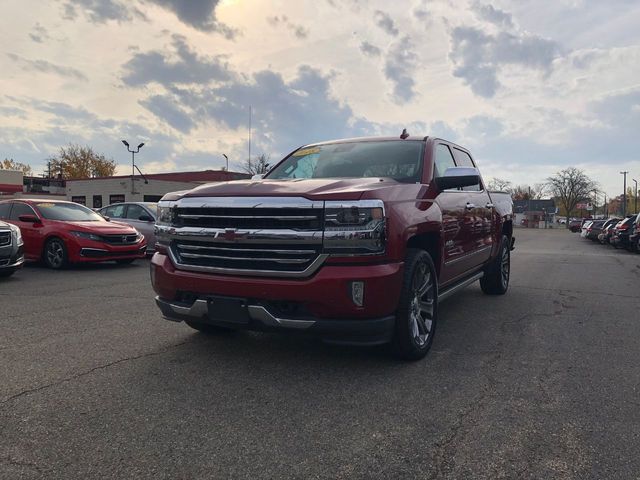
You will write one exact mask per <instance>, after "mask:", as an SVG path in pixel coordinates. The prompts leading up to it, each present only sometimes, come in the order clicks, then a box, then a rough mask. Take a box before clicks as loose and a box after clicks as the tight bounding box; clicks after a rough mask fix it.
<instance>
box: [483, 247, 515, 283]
mask: <svg viewBox="0 0 640 480" xmlns="http://www.w3.org/2000/svg"><path fill="white" fill-rule="evenodd" d="M510 275H511V248H510V245H509V238H508V237H507V236H506V235H503V236H502V240H501V242H500V250H499V251H498V255H497V256H496V258H495V259H494V260H493V261H492V262H491V265H489V267H488V268H487V269H486V270H485V272H484V277H482V278H481V279H480V288H482V291H483V292H484V293H485V294H487V295H504V294H505V293H507V290H508V289H509V277H510Z"/></svg>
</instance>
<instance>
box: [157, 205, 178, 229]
mask: <svg viewBox="0 0 640 480" xmlns="http://www.w3.org/2000/svg"><path fill="white" fill-rule="evenodd" d="M174 205H175V202H159V203H158V218H157V220H156V225H163V226H170V225H171V224H172V223H173V207H174Z"/></svg>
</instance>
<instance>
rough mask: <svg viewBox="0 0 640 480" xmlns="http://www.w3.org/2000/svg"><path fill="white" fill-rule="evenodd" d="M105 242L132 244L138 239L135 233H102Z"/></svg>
mask: <svg viewBox="0 0 640 480" xmlns="http://www.w3.org/2000/svg"><path fill="white" fill-rule="evenodd" d="M101 237H102V239H103V240H104V242H105V243H109V244H111V245H133V244H134V243H136V241H137V240H138V237H137V235H102V236H101Z"/></svg>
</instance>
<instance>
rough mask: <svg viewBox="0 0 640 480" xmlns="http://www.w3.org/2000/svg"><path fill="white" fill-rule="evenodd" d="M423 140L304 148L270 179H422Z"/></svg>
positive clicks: (339, 144) (415, 180) (282, 164)
mask: <svg viewBox="0 0 640 480" xmlns="http://www.w3.org/2000/svg"><path fill="white" fill-rule="evenodd" d="M422 149H423V142H419V141H406V140H397V141H386V142H347V143H333V144H326V145H317V146H312V147H302V148H300V149H298V150H296V151H295V152H293V153H292V154H291V155H290V156H289V157H288V158H286V159H285V160H284V161H282V162H281V163H280V164H279V165H278V166H276V167H275V168H274V169H273V170H272V171H271V172H269V174H268V175H267V176H266V178H269V179H273V180H275V179H281V180H284V179H294V178H368V177H388V178H393V179H394V180H397V181H399V182H406V183H414V182H419V181H420V173H421V166H422V151H423V150H422Z"/></svg>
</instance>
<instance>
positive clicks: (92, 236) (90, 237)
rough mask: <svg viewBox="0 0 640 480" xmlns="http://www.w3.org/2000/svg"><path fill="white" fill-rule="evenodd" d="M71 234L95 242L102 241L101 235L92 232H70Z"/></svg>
mask: <svg viewBox="0 0 640 480" xmlns="http://www.w3.org/2000/svg"><path fill="white" fill-rule="evenodd" d="M71 235H73V236H75V237H78V238H86V239H88V240H94V241H96V242H101V241H102V237H101V236H100V235H96V234H94V233H89V232H71Z"/></svg>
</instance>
